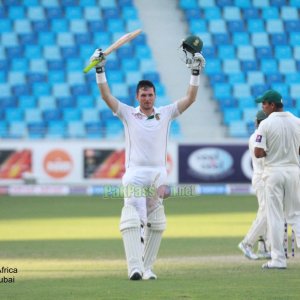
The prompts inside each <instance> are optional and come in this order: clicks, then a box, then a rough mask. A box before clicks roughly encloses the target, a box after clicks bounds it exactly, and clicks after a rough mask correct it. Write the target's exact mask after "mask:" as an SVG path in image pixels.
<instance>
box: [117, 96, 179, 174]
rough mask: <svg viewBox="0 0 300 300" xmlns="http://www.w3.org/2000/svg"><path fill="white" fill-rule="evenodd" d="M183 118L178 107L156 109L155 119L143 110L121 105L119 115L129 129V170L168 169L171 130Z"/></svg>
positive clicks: (127, 156)
mask: <svg viewBox="0 0 300 300" xmlns="http://www.w3.org/2000/svg"><path fill="white" fill-rule="evenodd" d="M179 114H180V113H179V111H178V107H177V103H173V104H170V105H166V106H161V107H159V108H156V107H154V113H153V115H151V116H150V117H147V116H146V115H145V114H144V113H143V112H141V110H140V107H139V106H138V107H136V108H134V107H132V106H128V105H126V104H124V103H122V102H120V101H119V105H118V110H117V112H116V115H117V116H118V117H119V118H120V119H121V121H122V122H123V124H124V129H125V144H126V162H125V166H126V168H130V167H165V166H166V157H167V140H168V133H169V127H170V123H171V121H172V120H173V119H174V118H176V117H177V116H178V115H179Z"/></svg>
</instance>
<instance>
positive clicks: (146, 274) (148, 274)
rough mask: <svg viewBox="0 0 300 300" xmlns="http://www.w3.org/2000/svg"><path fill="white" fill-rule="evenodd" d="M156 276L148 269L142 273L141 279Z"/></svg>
mask: <svg viewBox="0 0 300 300" xmlns="http://www.w3.org/2000/svg"><path fill="white" fill-rule="evenodd" d="M155 279H157V276H156V275H155V274H154V273H153V272H152V271H151V270H150V269H149V270H147V271H145V273H144V274H143V280H155Z"/></svg>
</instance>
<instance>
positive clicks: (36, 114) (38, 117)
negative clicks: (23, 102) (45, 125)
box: [24, 108, 42, 123]
mask: <svg viewBox="0 0 300 300" xmlns="http://www.w3.org/2000/svg"><path fill="white" fill-rule="evenodd" d="M24 121H25V122H27V123H30V122H41V121H42V114H41V110H40V109H38V108H27V109H25V112H24Z"/></svg>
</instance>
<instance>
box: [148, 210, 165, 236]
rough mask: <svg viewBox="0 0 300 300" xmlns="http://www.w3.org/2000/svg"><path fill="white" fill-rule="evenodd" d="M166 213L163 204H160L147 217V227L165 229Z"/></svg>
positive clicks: (156, 229)
mask: <svg viewBox="0 0 300 300" xmlns="http://www.w3.org/2000/svg"><path fill="white" fill-rule="evenodd" d="M166 225H167V222H166V215H165V209H164V207H163V205H159V206H158V207H157V208H156V209H155V210H154V211H152V212H151V213H150V214H149V216H148V219H147V227H148V228H149V229H150V230H155V231H164V230H165V229H166Z"/></svg>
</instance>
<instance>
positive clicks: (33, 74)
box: [27, 72, 47, 84]
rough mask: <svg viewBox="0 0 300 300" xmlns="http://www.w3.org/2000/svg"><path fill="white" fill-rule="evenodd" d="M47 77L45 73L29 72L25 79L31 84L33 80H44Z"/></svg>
mask: <svg viewBox="0 0 300 300" xmlns="http://www.w3.org/2000/svg"><path fill="white" fill-rule="evenodd" d="M46 79H47V76H46V74H45V73H39V72H31V73H28V75H27V81H28V83H30V84H33V83H35V82H45V81H46Z"/></svg>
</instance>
